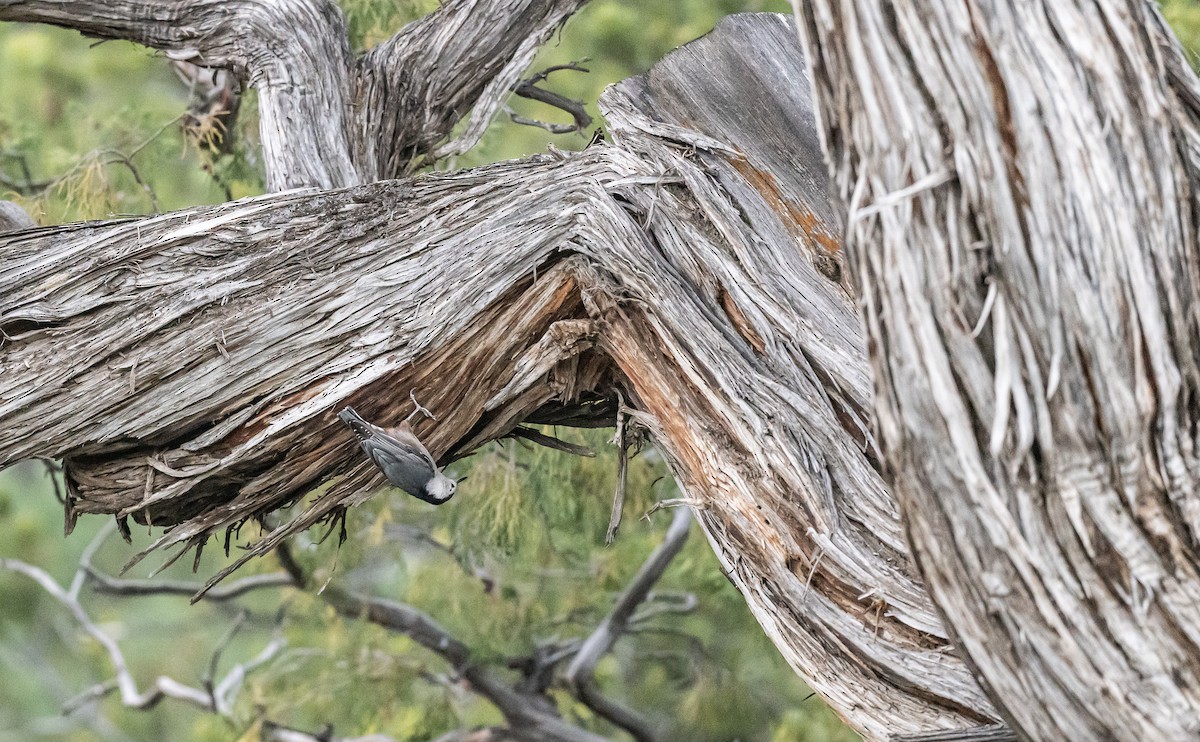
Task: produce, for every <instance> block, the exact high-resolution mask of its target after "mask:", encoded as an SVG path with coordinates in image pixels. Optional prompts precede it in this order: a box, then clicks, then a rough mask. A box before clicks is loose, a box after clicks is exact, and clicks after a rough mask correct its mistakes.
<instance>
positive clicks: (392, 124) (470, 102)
mask: <svg viewBox="0 0 1200 742" xmlns="http://www.w3.org/2000/svg"><path fill="white" fill-rule="evenodd" d="M584 2H586V0H449V1H448V2H446V3H443V4H442V6H441V7H440V8H439V9H438V10H437V11H435V12H434V13H432V14H430V15H428V16H426V17H425V18H422V19H421V20H419V21H416V22H414V23H411V24H409V25H408V26H406V27H404V28H403V29H401V31H400V33H398V34H396V35H395V36H394V37H392V38H391V39H389V40H388V41H386V42H384V43H382V44H380V45H378V46H376V47H375V48H373V49H371V50H370V51H368V52H367V53H365V54H364V55H363V56H362V58H361V59H360V60H359V63H358V68H357V73H356V80H355V92H354V100H356V101H359V108H358V112H359V118H358V122H357V126H358V129H357V133H356V141H357V142H358V143H359V150H358V152H357V159H358V160H359V162H361V163H362V165H361V166H362V167H363V168H364V169H365V170H368V171H370V172H373V173H376V174H377V177H379V178H397V177H400V176H403V175H407V174H408V173H410V172H411V171H412V170H413V169H414V168H415V167H418V166H420V165H422V164H428V163H429V162H431V161H433V160H436V159H440V158H442V157H447V156H450V155H454V154H461V153H462V152H465V151H467V150H468V149H470V148H471V147H473V146H474V145H475V144H476V142H478V141H479V138H480V137H481V136H482V135H483V131H484V129H485V128H486V127H487V125H488V123H489V122H490V121H491V120H492V117H493V116H495V115H496V112H497V111H499V110H500V107H501V106H502V105H503V103H504V101H505V100H506V99H507V98H508V96H509V94H510V91H511V89H512V88H513V86H514V85H516V83H517V82H518V81H519V80H520V79H521V78H520V76H521V73H522V72H523V71H524V70H525V68H527V67H528V66H529V64H530V63H531V62H532V61H533V57H534V55H535V53H536V52H537V49H538V47H540V46H541V45H542V43H543V42H544V41H545V40H546V39H547V38H549V36H550V35H551V34H552V33H554V32H555V31H556V30H558V29H559V28H560V27H562V25H563V24H564V23H565V22H566V20H567V18H569V17H570V16H571V14H572V13H574V12H575V11H576V10H578V9H579V8H580V7H581V6H582V5H583V4H584ZM472 108H474V112H473V113H472V114H471V117H470V119H469V120H468V122H467V124H466V127H465V131H463V132H462V133H461V134H459V136H458V137H457V138H455V139H454V140H451V141H449V142H445V143H443V142H442V140H444V139H445V138H446V137H448V136H449V135H450V132H451V129H453V128H454V126H455V124H457V123H458V122H459V120H460V119H461V118H462V116H463V114H464V113H465V112H466V111H469V110H471V109H472ZM418 155H425V157H424V158H422V159H416V158H417V156H418Z"/></svg>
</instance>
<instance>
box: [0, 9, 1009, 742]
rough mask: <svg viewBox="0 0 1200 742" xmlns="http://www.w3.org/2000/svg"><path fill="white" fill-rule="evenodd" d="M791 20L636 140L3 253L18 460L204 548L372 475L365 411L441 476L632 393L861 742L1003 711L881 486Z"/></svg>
mask: <svg viewBox="0 0 1200 742" xmlns="http://www.w3.org/2000/svg"><path fill="white" fill-rule="evenodd" d="M795 34H796V31H795V28H794V27H793V26H792V24H791V23H790V22H789V21H788V20H787V19H786V18H783V17H780V16H769V15H764V16H749V17H738V18H735V19H730V20H727V21H726V22H724V23H723V24H722V25H721V26H720V27H719V29H718V30H717V31H716V32H715V33H714V34H713V35H712V36H710V37H707V38H705V39H703V40H701V41H700V42H696V43H693V44H691V45H689V46H688V47H686V48H684V49H682V50H680V51H679V52H676V53H675V54H674V55H672V56H671V57H669V58H668V59H667V60H665V61H664V62H663V63H661V64H660V65H658V66H656V67H655V68H654V69H653V70H652V71H651V72H649V73H648V74H646V75H644V76H642V77H640V78H635V79H633V80H630V81H626V82H625V83H623V84H621V85H619V86H617V87H616V88H614V89H613V90H611V91H610V93H609V94H608V95H607V97H606V99H605V100H604V101H603V107H604V109H605V112H606V115H607V117H608V120H609V125H610V130H611V131H612V133H613V134H614V136H615V142H614V143H613V144H600V145H597V146H594V147H591V148H589V149H588V150H586V151H584V152H582V153H579V154H572V155H565V154H561V153H552V154H549V155H542V156H538V157H534V158H531V159H529V160H525V161H520V162H510V163H502V164H498V165H494V166H489V167H486V168H480V169H477V170H472V171H465V172H459V173H453V174H445V175H430V176H424V177H420V178H416V179H413V180H407V181H390V182H381V183H373V184H369V185H360V186H356V187H352V188H348V189H341V190H333V191H328V192H313V191H309V192H297V191H292V192H288V193H283V194H277V195H272V196H265V197H261V198H256V199H248V200H244V201H239V202H234V203H229V204H225V205H222V206H218V207H207V208H200V209H191V210H186V211H181V212H176V213H172V214H166V215H161V216H155V217H150V218H146V219H139V220H126V221H116V222H105V223H95V224H85V225H68V226H63V227H54V228H49V229H41V230H28V231H21V232H15V233H11V234H5V235H3V236H2V237H0V253H2V254H3V255H4V258H5V259H4V262H3V264H2V265H0V297H2V298H0V330H2V331H3V333H4V334H3V336H0V337H2V338H3V340H0V343H2V344H0V418H2V419H4V421H5V425H4V426H3V427H2V428H0V465H2V464H5V463H9V462H13V461H16V460H20V459H22V458H27V457H29V456H34V455H41V456H53V457H63V458H64V459H65V463H66V470H67V473H68V478H69V480H70V483H71V485H72V492H71V495H70V498H69V504H68V518H69V519H72V518H74V517H76V516H77V515H79V514H82V513H107V514H112V515H116V516H118V517H120V518H124V517H133V518H135V519H138V520H140V521H142V522H150V523H154V524H158V525H161V526H169V529H168V530H166V531H165V533H164V535H163V536H162V538H161V540H160V542H159V546H162V547H166V546H171V545H177V546H179V545H182V546H187V545H191V546H196V547H198V546H200V545H201V544H203V543H204V542H205V541H206V540H207V539H209V538H210V537H214V536H215V537H220V536H222V535H224V536H225V537H226V538H227V537H228V531H227V530H226V529H228V528H230V527H236V526H238V525H239V524H241V523H243V522H244V521H245V520H246V519H248V518H251V517H253V516H255V515H258V514H261V513H265V512H268V511H270V510H273V509H276V508H278V507H281V506H282V505H284V504H287V503H290V502H292V501H294V500H296V499H297V498H299V497H301V496H302V495H304V494H305V493H307V492H309V491H312V490H314V489H316V488H320V487H323V488H324V489H322V490H321V496H320V498H319V499H318V500H317V501H316V504H315V505H314V509H313V510H311V511H309V514H310V516H312V517H315V516H322V515H329V514H331V513H332V512H334V510H335V509H336V508H338V507H340V506H342V505H344V504H346V503H352V502H355V501H358V500H359V499H361V498H362V497H364V496H365V495H366V494H369V493H370V492H372V491H374V490H375V489H376V488H378V487H379V485H380V483H381V481H382V479H381V475H380V474H379V473H378V472H377V471H376V470H375V469H374V468H373V467H371V465H370V464H369V463H368V462H366V460H365V459H364V458H363V457H362V456H360V455H359V454H358V452H357V447H356V446H355V445H354V442H353V439H352V436H351V435H350V433H349V431H348V430H347V429H346V428H345V427H344V426H342V425H340V424H339V423H338V421H337V419H336V413H337V411H338V410H340V409H341V408H342V407H343V406H345V405H346V404H351V405H353V406H354V407H355V408H356V409H357V410H359V411H360V412H361V413H362V414H363V415H364V416H366V417H368V418H369V419H371V420H373V421H375V422H378V423H380V424H384V425H387V424H394V423H396V422H398V421H399V420H401V419H403V418H405V417H406V416H408V414H409V413H410V412H411V411H412V409H413V402H412V401H411V400H412V396H413V395H414V394H415V397H416V399H417V400H419V401H420V403H421V404H422V405H424V406H425V407H427V408H429V409H430V410H432V411H433V412H434V413H435V414H436V415H437V417H438V420H437V421H436V422H434V421H431V420H427V419H422V420H421V421H420V422H419V423H418V424H417V426H416V429H417V433H418V435H419V436H420V437H421V438H422V440H423V441H424V442H425V443H426V444H427V446H428V448H429V449H430V450H431V451H432V452H433V453H434V455H435V456H438V457H439V458H440V459H441V463H443V464H445V463H449V462H450V461H451V460H453V459H454V458H456V457H459V456H461V455H465V454H466V453H469V452H470V451H471V450H473V449H474V448H475V447H477V446H479V445H480V444H482V443H484V442H486V441H488V440H491V439H494V438H496V437H499V436H503V435H506V434H508V433H510V432H511V431H512V430H513V429H514V428H515V427H516V426H517V425H519V424H520V423H522V422H535V423H536V422H540V421H559V422H568V423H569V422H575V423H583V424H595V423H596V422H598V421H607V420H612V419H613V418H614V416H615V413H616V399H617V392H618V391H619V392H620V394H621V397H623V398H624V399H625V400H627V401H628V403H629V405H630V407H632V408H633V411H632V412H631V413H630V416H631V420H630V423H629V424H631V425H632V424H637V425H641V426H644V427H645V428H647V429H649V431H650V432H651V433H652V435H653V436H654V438H655V440H656V441H657V443H658V445H659V446H660V448H661V449H662V450H663V452H664V454H665V455H666V457H667V459H668V461H669V464H670V466H671V468H672V471H673V472H674V474H675V475H676V477H677V478H678V480H679V482H680V484H681V486H682V487H683V489H684V490H685V492H686V493H687V496H688V500H689V502H690V503H691V504H692V506H693V507H694V509H695V510H696V512H697V515H698V519H699V521H700V522H701V524H702V525H703V527H704V530H705V532H706V534H707V536H708V538H709V539H710V541H711V542H712V544H713V546H714V548H715V549H716V551H717V553H718V555H719V556H720V558H721V560H722V562H723V564H724V565H725V569H726V570H727V572H728V574H729V576H730V578H731V579H732V580H733V581H734V582H735V584H737V586H738V587H739V589H741V590H742V592H743V593H744V594H745V596H746V598H747V600H748V602H749V604H750V606H751V608H752V609H753V610H754V612H755V615H756V616H757V617H758V619H759V621H760V622H761V623H762V624H763V626H764V628H765V629H766V630H767V632H768V633H769V634H770V636H771V638H772V639H773V640H774V641H775V643H776V644H777V645H778V646H779V648H780V649H781V651H782V652H783V653H784V655H785V656H786V657H787V658H788V659H789V661H791V662H792V664H793V665H794V666H795V667H796V668H797V670H798V671H799V672H800V673H801V674H802V675H804V677H805V678H806V679H807V680H808V682H809V683H810V684H811V685H812V687H813V688H814V689H815V690H817V691H818V692H819V693H821V695H822V696H824V697H825V698H826V699H827V700H828V701H829V702H830V704H831V705H832V706H833V707H834V708H835V709H837V710H838V711H839V713H841V714H842V715H843V716H844V717H845V718H846V719H847V720H848V721H849V722H850V723H851V724H853V725H854V726H855V727H856V728H857V729H859V730H861V731H862V732H863V733H864V734H865V735H866V736H867V737H868V738H872V739H884V738H887V737H889V736H892V735H904V734H915V733H919V732H924V731H929V730H935V729H948V728H962V727H977V726H980V725H987V724H991V723H994V722H995V721H996V719H997V716H996V712H995V711H994V710H993V709H992V706H991V705H990V703H989V702H988V701H987V699H986V698H985V697H984V695H983V692H982V691H981V689H980V688H979V686H978V685H977V684H976V683H975V681H974V679H973V677H972V675H971V673H970V672H969V670H968V668H967V667H966V666H965V665H964V664H963V662H962V661H961V660H959V659H958V658H957V657H956V655H955V654H954V651H953V648H952V647H951V646H950V644H949V643H948V638H947V635H946V632H945V631H944V629H943V628H942V624H941V621H940V620H939V617H938V616H937V615H936V613H935V612H934V609H933V606H932V603H931V601H930V600H929V598H928V596H927V595H926V593H925V590H924V588H923V586H922V584H921V582H920V579H919V578H918V576H917V574H916V570H915V567H914V565H913V562H912V560H911V558H910V556H909V552H908V546H907V544H906V541H905V538H904V534H903V531H902V528H901V525H900V521H899V517H898V509H897V505H896V502H895V501H894V499H893V498H892V496H891V494H890V493H889V490H888V488H887V486H886V485H885V483H884V480H883V478H882V476H881V474H880V471H879V466H878V461H879V453H878V450H877V445H876V442H875V439H874V436H873V433H872V430H871V424H870V421H869V413H868V410H869V405H870V402H869V391H870V374H869V369H868V365H867V361H866V352H865V347H866V346H865V339H864V336H863V333H862V330H861V328H860V324H859V321H858V318H857V316H856V312H855V302H854V299H853V296H852V294H851V292H850V290H849V287H848V285H847V283H846V281H845V278H844V276H843V265H842V258H841V255H840V252H839V246H838V241H837V239H836V238H835V237H834V236H833V232H834V230H833V228H832V226H831V224H830V222H829V219H830V214H831V213H832V212H831V210H830V207H829V205H828V204H827V203H826V179H825V175H824V167H823V165H822V163H821V161H820V158H819V155H818V154H817V152H818V142H817V139H816V132H815V130H814V128H813V125H812V121H813V119H812V112H811V108H810V104H809V102H808V90H807V81H806V73H805V69H804V62H803V59H802V58H801V57H800V55H799V53H798V48H797V47H798V45H797V42H796V36H795ZM385 159H388V160H389V161H391V158H390V156H389V157H388V158H385ZM458 496H459V497H472V496H476V497H482V496H486V495H485V494H484V493H473V492H471V491H470V487H469V484H468V485H467V486H466V487H465V488H464V491H463V492H461V493H460V494H459V495H458ZM263 548H264V544H262V543H260V544H259V545H258V546H257V547H256V548H254V549H252V551H251V553H252V554H253V553H259V552H261V551H262V549H263Z"/></svg>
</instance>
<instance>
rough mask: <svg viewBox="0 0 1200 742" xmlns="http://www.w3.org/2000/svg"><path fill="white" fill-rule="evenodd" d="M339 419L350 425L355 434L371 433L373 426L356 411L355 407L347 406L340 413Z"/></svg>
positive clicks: (365, 434) (366, 434)
mask: <svg viewBox="0 0 1200 742" xmlns="http://www.w3.org/2000/svg"><path fill="white" fill-rule="evenodd" d="M338 419H339V420H341V421H342V422H344V423H346V424H347V425H349V426H350V429H351V430H353V431H354V433H355V435H361V436H369V435H371V433H372V431H371V426H370V423H368V422H367V421H366V420H364V419H362V416H361V415H359V414H358V413H357V412H355V411H354V408H353V407H347V408H346V409H344V410H342V411H341V412H339V413H338Z"/></svg>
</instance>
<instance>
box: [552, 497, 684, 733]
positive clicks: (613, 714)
mask: <svg viewBox="0 0 1200 742" xmlns="http://www.w3.org/2000/svg"><path fill="white" fill-rule="evenodd" d="M691 524H692V515H691V512H690V511H688V510H678V511H676V512H675V517H674V518H673V519H672V520H671V525H670V527H669V528H668V529H667V535H666V536H665V537H664V538H663V542H662V543H661V544H659V545H658V548H656V549H655V550H654V551H653V552H652V553H651V554H650V556H649V557H647V559H646V561H645V563H644V564H642V567H641V569H639V570H638V572H637V574H636V575H635V576H634V578H633V581H632V582H630V583H629V586H628V587H626V588H625V592H623V593H622V594H621V595H620V597H618V598H617V602H616V604H615V605H614V606H613V609H612V611H610V612H609V614H608V615H607V616H606V617H605V618H604V620H603V621H601V622H600V625H599V626H597V627H596V630H595V631H593V632H592V634H591V636H589V637H588V638H587V639H586V640H585V641H584V643H583V646H582V647H580V648H579V651H578V653H576V655H575V658H574V659H573V660H572V661H571V664H570V666H568V667H567V671H566V674H565V678H566V681H567V685H568V686H569V687H570V688H571V690H572V693H573V694H574V695H575V697H576V698H578V699H579V700H580V701H581V702H583V703H584V704H585V705H587V706H588V708H590V709H592V710H593V711H595V712H596V713H597V714H599V715H600V716H603V717H604V718H605V719H608V720H609V721H611V722H612V723H613V724H616V725H617V726H619V727H621V728H622V729H624V730H626V731H627V732H629V733H630V734H631V735H633V737H634V739H636V740H638V742H648V741H649V740H653V739H654V738H655V735H654V732H653V730H652V729H651V728H650V726H649V724H648V723H647V722H646V721H645V720H644V719H642V718H641V717H640V716H639V715H638V714H636V713H635V712H633V711H632V710H630V709H627V708H625V707H624V706H621V705H620V704H618V703H616V702H615V701H613V700H612V699H609V698H607V697H605V696H604V695H602V694H601V693H600V689H599V685H598V684H597V683H596V678H595V672H596V664H597V663H599V662H600V659H601V658H602V657H603V656H604V655H606V654H608V653H609V652H610V651H611V650H612V648H613V645H614V644H616V642H617V639H619V638H620V637H621V634H623V633H625V631H626V630H627V629H628V628H629V624H630V621H631V620H632V619H633V616H634V611H635V610H636V609H637V607H638V606H639V605H641V603H642V602H643V601H645V600H646V598H647V596H648V595H649V594H650V588H652V587H653V586H654V584H655V583H656V582H658V580H659V578H660V577H662V574H663V572H664V571H665V570H666V568H667V565H669V564H670V563H671V560H672V559H674V558H675V556H676V555H677V554H678V553H679V551H680V550H681V549H682V548H683V545H684V543H685V542H686V541H687V535H688V529H689V527H690V526H691Z"/></svg>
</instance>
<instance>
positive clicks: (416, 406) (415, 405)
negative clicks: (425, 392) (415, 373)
mask: <svg viewBox="0 0 1200 742" xmlns="http://www.w3.org/2000/svg"><path fill="white" fill-rule="evenodd" d="M416 392H417V390H416V389H409V390H408V398H409V399H411V400H412V403H413V411H412V414H410V415H409V416H408V417H409V419H412V417H413V415H416V414H417V413H418V412H419V413H421V414H422V415H424V416H425V417H427V418H429V419H430V420H433V421H434V422H437V415H435V414H433V413H432V412H430V411H429V410H427V409H425V408H424V407H422V406H421V403H420V402H418V401H417V395H416Z"/></svg>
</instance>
